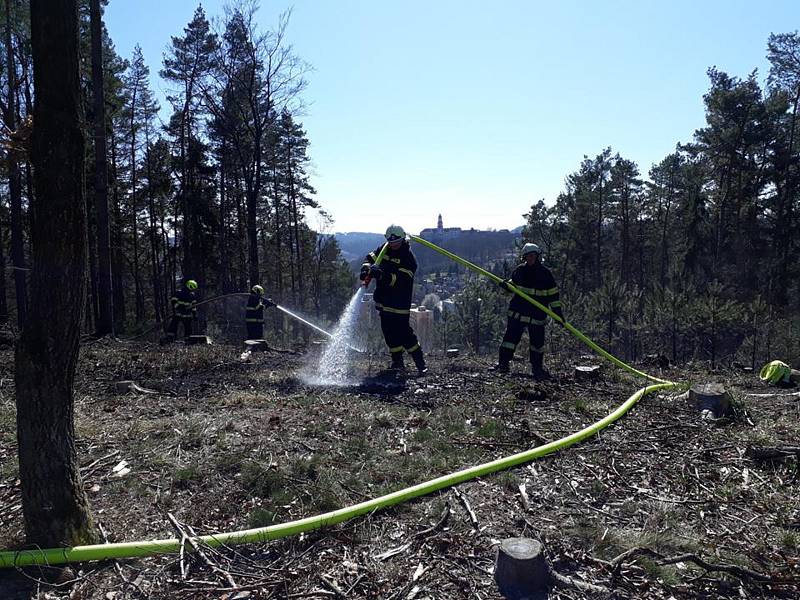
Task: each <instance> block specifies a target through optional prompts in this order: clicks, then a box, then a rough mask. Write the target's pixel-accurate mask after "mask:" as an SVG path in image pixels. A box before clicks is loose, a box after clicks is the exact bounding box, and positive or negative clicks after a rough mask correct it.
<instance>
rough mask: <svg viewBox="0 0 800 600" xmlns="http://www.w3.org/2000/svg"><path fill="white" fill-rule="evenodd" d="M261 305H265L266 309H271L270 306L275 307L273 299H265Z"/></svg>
mask: <svg viewBox="0 0 800 600" xmlns="http://www.w3.org/2000/svg"><path fill="white" fill-rule="evenodd" d="M261 304H263V305H264V308H269V307H270V306H275V303H274V302H273V301H272V298H264V299H263V300H262V301H261Z"/></svg>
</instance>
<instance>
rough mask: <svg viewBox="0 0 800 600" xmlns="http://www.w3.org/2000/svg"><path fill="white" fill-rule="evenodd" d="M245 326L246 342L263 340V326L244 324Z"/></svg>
mask: <svg viewBox="0 0 800 600" xmlns="http://www.w3.org/2000/svg"><path fill="white" fill-rule="evenodd" d="M246 325H247V339H248V340H263V339H264V324H263V323H246Z"/></svg>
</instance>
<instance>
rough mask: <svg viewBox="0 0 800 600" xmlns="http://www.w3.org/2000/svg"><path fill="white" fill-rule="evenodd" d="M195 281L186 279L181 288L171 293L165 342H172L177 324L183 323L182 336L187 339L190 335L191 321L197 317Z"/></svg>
mask: <svg viewBox="0 0 800 600" xmlns="http://www.w3.org/2000/svg"><path fill="white" fill-rule="evenodd" d="M196 291H197V282H196V281H195V280H194V279H187V280H186V282H185V283H184V284H183V286H182V287H181V289H179V290H177V291H176V292H175V293H174V294H172V298H171V300H170V302H171V303H172V318H171V319H170V321H169V325H168V326H167V337H166V338H165V340H164V341H165V342H166V343H169V342H174V341H175V337H176V336H177V335H178V325H179V324H181V325H183V337H184V339H188V338H189V336H191V335H192V321H194V319H196V318H197V296H196V295H195V292H196Z"/></svg>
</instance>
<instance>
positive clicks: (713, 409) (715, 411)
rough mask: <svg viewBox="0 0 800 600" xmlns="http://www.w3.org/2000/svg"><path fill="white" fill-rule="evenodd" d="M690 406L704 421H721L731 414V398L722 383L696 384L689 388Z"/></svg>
mask: <svg viewBox="0 0 800 600" xmlns="http://www.w3.org/2000/svg"><path fill="white" fill-rule="evenodd" d="M689 404H690V405H691V406H694V407H695V408H696V409H697V410H699V411H700V417H701V418H702V419H719V418H720V417H724V416H725V415H727V414H729V413H730V410H731V396H730V394H729V393H728V391H727V390H726V389H725V386H724V385H722V384H721V383H696V384H694V385H693V386H692V387H691V388H689Z"/></svg>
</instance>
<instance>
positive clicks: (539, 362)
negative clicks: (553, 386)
mask: <svg viewBox="0 0 800 600" xmlns="http://www.w3.org/2000/svg"><path fill="white" fill-rule="evenodd" d="M543 359H544V355H543V354H541V353H540V352H531V373H532V374H533V378H534V379H535V380H536V381H547V380H549V379H551V377H550V373H549V372H548V371H547V369H545V368H544V364H543V362H544V360H543Z"/></svg>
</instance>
